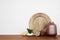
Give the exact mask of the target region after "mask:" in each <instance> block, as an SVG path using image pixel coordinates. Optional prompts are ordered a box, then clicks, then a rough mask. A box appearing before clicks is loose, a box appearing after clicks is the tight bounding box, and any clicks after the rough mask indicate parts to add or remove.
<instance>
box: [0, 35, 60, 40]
mask: <svg viewBox="0 0 60 40" xmlns="http://www.w3.org/2000/svg"><path fill="white" fill-rule="evenodd" d="M0 40H60V36H56V37H48V36H40V37H36V36H31V37H29V36H23V35H0Z"/></svg>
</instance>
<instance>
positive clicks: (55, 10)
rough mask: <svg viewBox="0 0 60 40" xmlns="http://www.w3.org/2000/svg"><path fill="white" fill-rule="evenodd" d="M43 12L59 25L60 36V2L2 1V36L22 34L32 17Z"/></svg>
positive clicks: (0, 7)
mask: <svg viewBox="0 0 60 40" xmlns="http://www.w3.org/2000/svg"><path fill="white" fill-rule="evenodd" d="M37 12H43V13H46V14H47V15H49V17H50V18H51V19H52V21H54V22H55V23H56V25H57V33H58V35H59V34H60V0H0V35H5V34H6V35H9V34H11V35H12V34H17V35H19V34H21V33H22V32H24V31H26V28H28V27H29V19H30V17H31V16H32V15H33V14H35V13H37Z"/></svg>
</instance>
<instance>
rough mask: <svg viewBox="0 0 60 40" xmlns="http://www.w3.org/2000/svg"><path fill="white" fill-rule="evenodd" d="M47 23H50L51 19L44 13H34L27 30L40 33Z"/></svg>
mask: <svg viewBox="0 0 60 40" xmlns="http://www.w3.org/2000/svg"><path fill="white" fill-rule="evenodd" d="M49 22H51V19H50V18H49V16H48V15H46V14H44V13H36V14H34V15H33V16H32V17H31V18H30V21H29V28H30V29H32V30H33V31H41V30H44V28H45V27H46V25H47V24H48V23H49Z"/></svg>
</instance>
